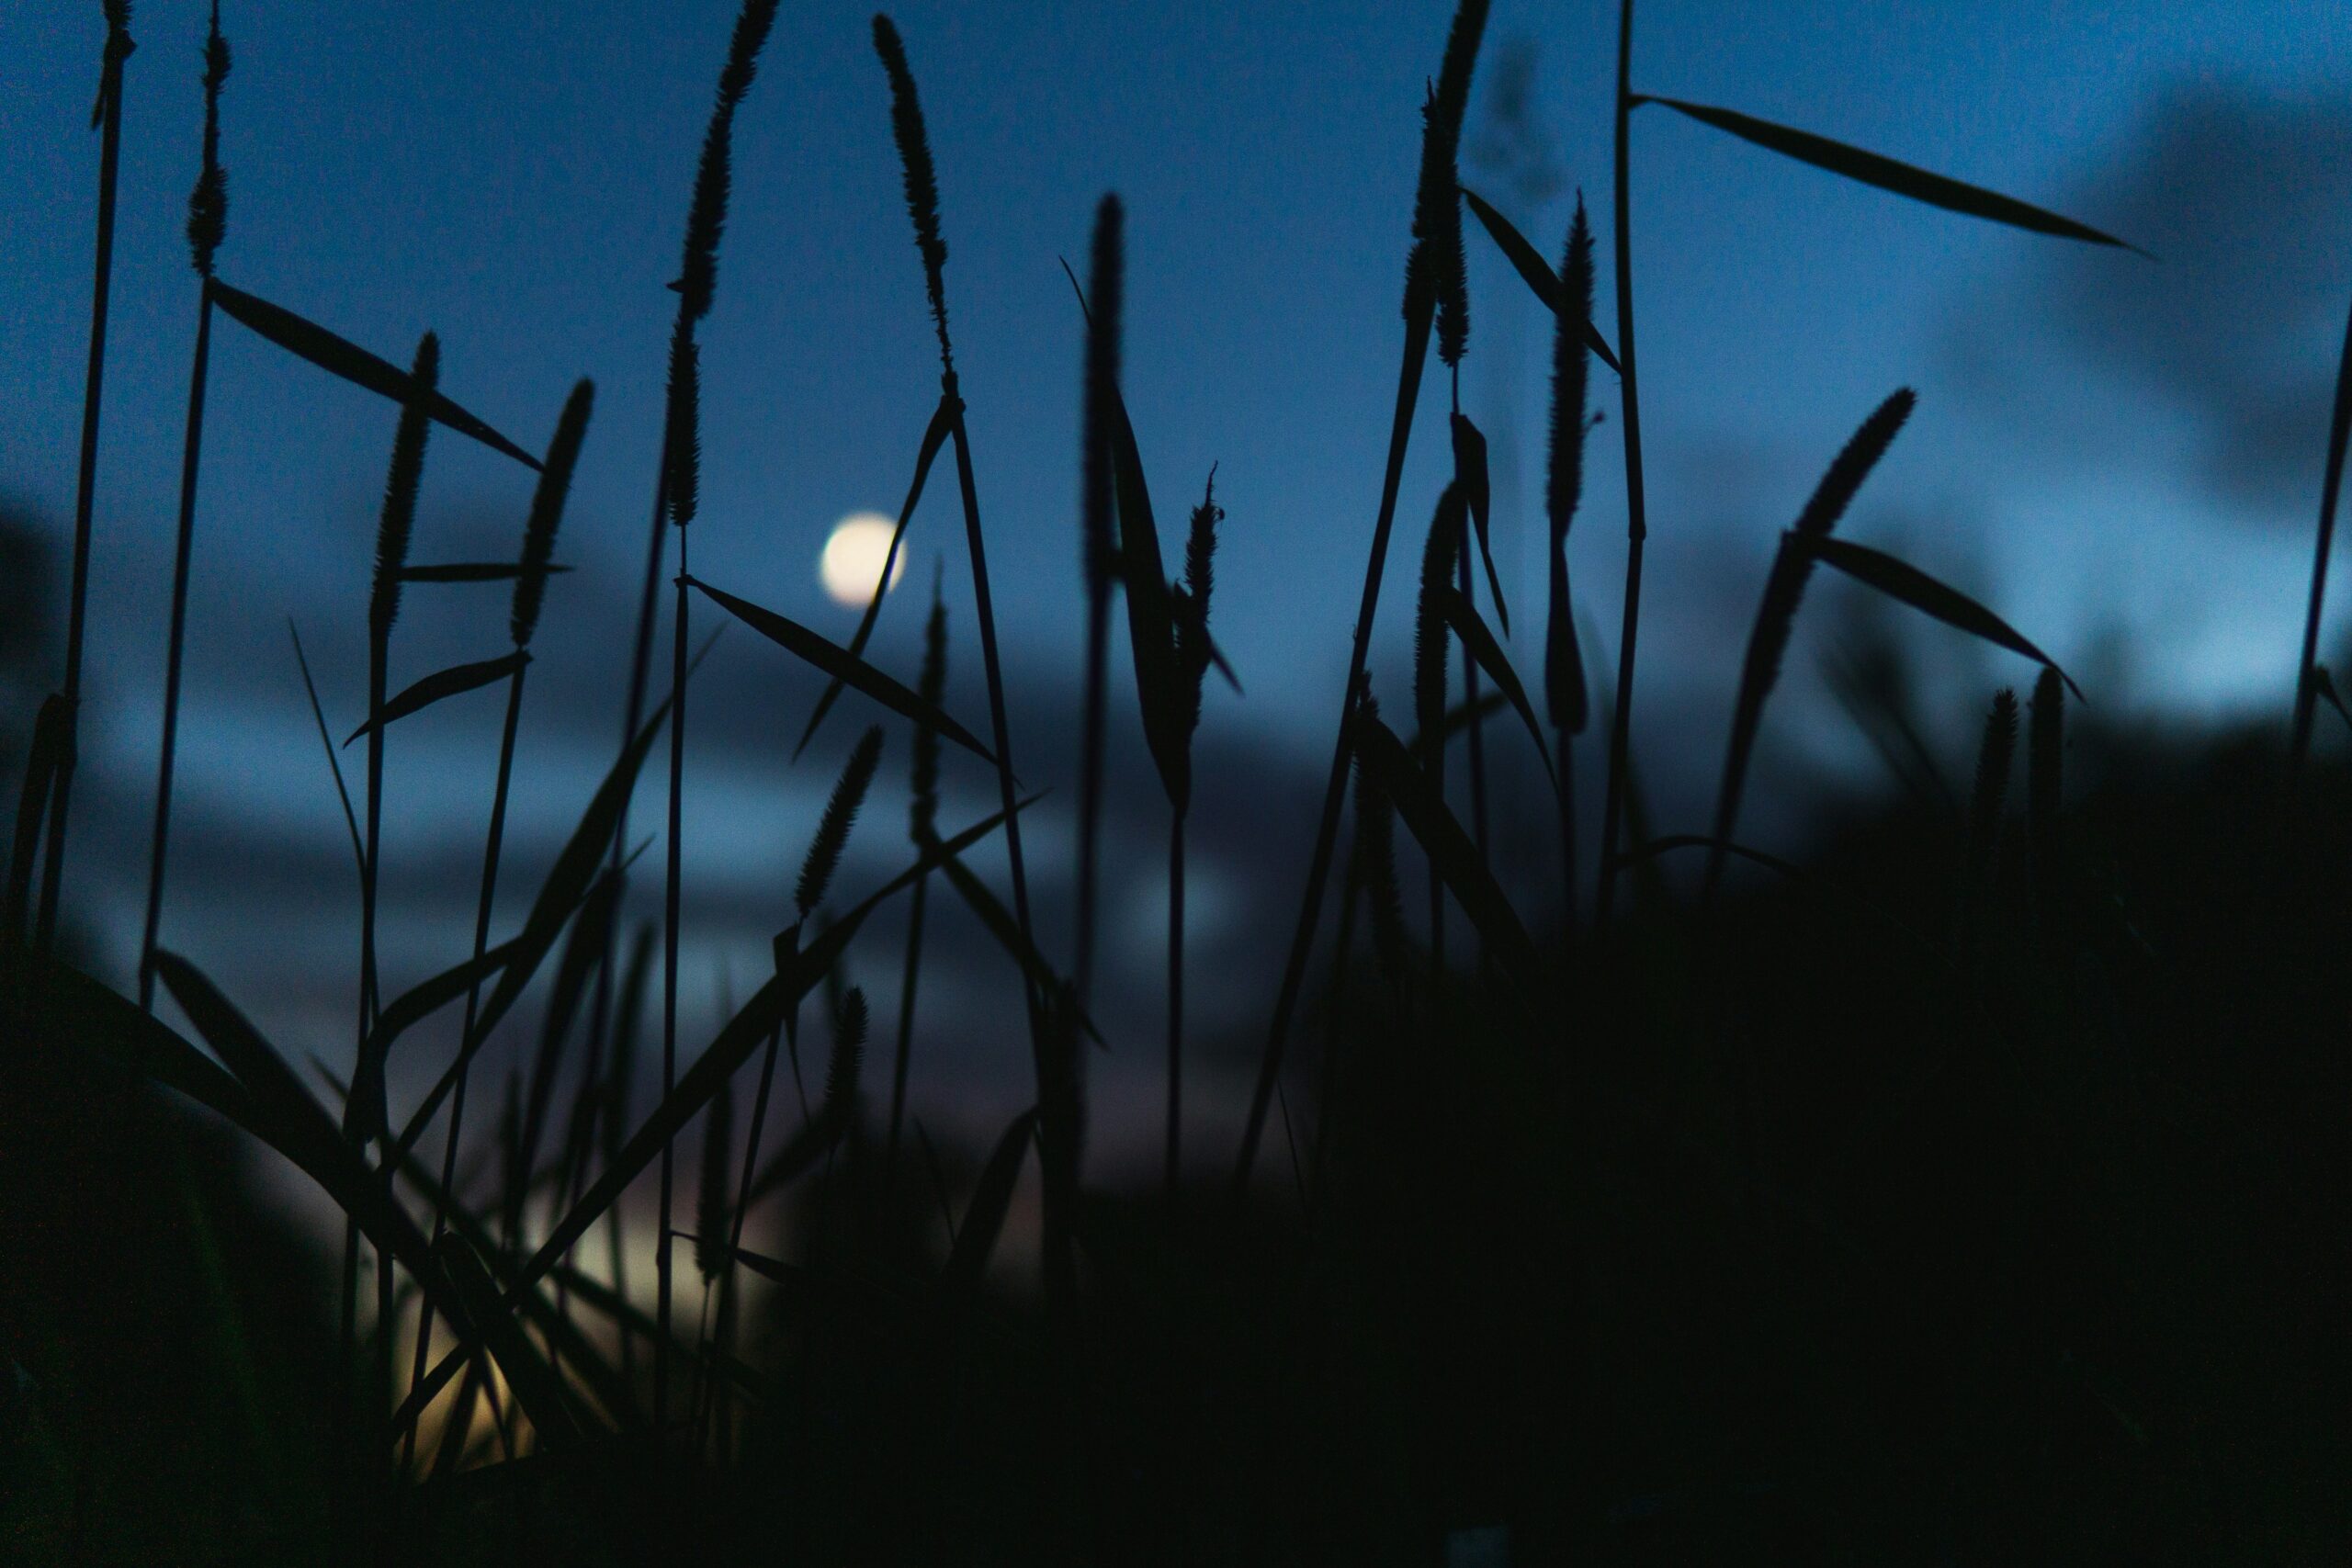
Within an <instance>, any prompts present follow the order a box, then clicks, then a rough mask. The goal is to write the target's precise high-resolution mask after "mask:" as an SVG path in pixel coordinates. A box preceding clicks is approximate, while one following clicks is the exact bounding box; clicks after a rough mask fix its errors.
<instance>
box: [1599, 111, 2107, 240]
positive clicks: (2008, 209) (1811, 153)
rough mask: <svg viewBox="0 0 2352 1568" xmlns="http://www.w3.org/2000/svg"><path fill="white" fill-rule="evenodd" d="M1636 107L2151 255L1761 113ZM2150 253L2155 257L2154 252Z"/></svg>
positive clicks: (1979, 213) (1975, 212)
mask: <svg viewBox="0 0 2352 1568" xmlns="http://www.w3.org/2000/svg"><path fill="white" fill-rule="evenodd" d="M1630 101H1631V103H1632V104H1633V105H1634V107H1640V106H1641V105H1643V104H1663V105H1664V106H1665V107H1668V108H1670V109H1673V110H1675V111H1676V112H1678V113H1680V114H1685V115H1688V116H1690V117H1691V118H1692V119H1695V120H1697V121H1699V122H1700V123H1701V124H1702V125H1712V126H1713V127H1714V128H1715V129H1716V130H1726V131H1729V132H1730V133H1731V134H1732V135H1734V136H1736V137H1738V138H1740V140H1742V141H1752V142H1754V143H1755V144H1756V145H1757V146H1758V147H1762V148H1766V149H1768V150H1770V151H1771V152H1778V153H1780V154H1781V156H1782V157H1786V158H1794V159H1795V160H1796V161H1797V162H1799V163H1801V164H1812V165H1813V166H1814V167H1815V168H1816V169H1826V170H1828V171H1829V172H1830V173H1831V174H1833V175H1845V176H1846V177H1847V178H1848V179H1849V180H1859V181H1860V182H1861V183H1862V184H1863V185H1866V186H1877V187H1878V188H1879V189H1881V190H1884V191H1892V192H1894V194H1895V195H1896V196H1905V197H1910V198H1911V199H1912V200H1914V201H1922V202H1925V203H1927V204H1928V206H1929V207H1940V208H1942V209H1945V210H1946V211H1948V212H1960V213H1965V214H1967V215H1968V216H1969V217H1971V218H1985V219H1990V220H1992V221H1994V222H1996V223H2006V224H2007V225H2008V226H2009V227H2011V228H2013V229H2028V230H2031V231H2033V232H2035V233H2037V234H2055V235H2057V236H2058V237H2059V238H2060V239H2064V240H2080V241H2083V242H2084V243H2086V244H2093V245H2113V246H2115V247H2116V248H2117V249H2119V250H2126V251H2131V252H2133V253H2134V254H2139V255H2143V256H2144V255H2147V254H2148V253H2147V252H2145V251H2143V250H2141V249H2140V247H2139V246H2137V245H2132V244H2127V243H2124V242H2123V241H2121V240H2119V239H2117V238H2115V236H2113V235H2112V234H2102V233H2100V232H2099V231H2098V230H2097V229H2094V228H2092V227H2090V225H2088V224H2086V223H2077V222H2075V220H2073V219H2071V218H2064V217H2061V216H2060V215H2059V214H2057V213H2055V212H2051V211H2048V210H2046V209H2042V208H2039V207H2034V206H2030V205H2029V204H2028V203H2026V202H2022V201H2019V200H2018V199H2017V198H2016V197H2008V196H2003V195H2002V194H2001V193H2000V192H1998V191H1992V190H1986V189H1985V188H1984V187H1983V186H1973V185H1967V184H1964V183H1962V181H1959V180H1955V179H1952V178H1951V177H1949V176H1948V175H1939V174H1935V173H1933V172H1931V171H1929V170H1927V169H1922V168H1920V167H1918V166H1917V165H1916V164H1905V163H1902V162H1900V161H1898V160H1896V159H1894V158H1888V157H1884V156H1883V155H1881V154H1879V153H1876V152H1864V151H1863V150H1862V149H1861V148H1860V147H1850V146H1849V145H1847V144H1846V143H1845V142H1843V141H1831V140H1829V138H1827V137H1826V136H1816V135H1815V134H1814V133H1813V132H1811V131H1809V130H1795V129H1793V128H1792V127H1789V126H1785V125H1775V124H1774V123H1773V122H1772V121H1770V120H1769V119H1758V118H1756V117H1755V116H1753V115H1745V114H1741V113H1739V112H1738V111H1737V110H1736V109H1725V108H1715V107H1712V106H1710V105H1706V104H1693V103H1686V102H1684V101H1683V100H1682V99H1680V98H1660V97H1653V96H1649V95H1648V94H1645V93H1636V94H1634V96H1633V97H1632V99H1631V100H1630ZM2149 259H2151V260H2154V257H2150V258H2149Z"/></svg>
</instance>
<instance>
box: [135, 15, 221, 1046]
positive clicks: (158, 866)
mask: <svg viewBox="0 0 2352 1568" xmlns="http://www.w3.org/2000/svg"><path fill="white" fill-rule="evenodd" d="M228 79H229V44H228V40H227V39H223V38H222V37H221V36H220V5H219V3H218V0H215V3H214V5H213V6H212V20H211V26H210V29H209V32H208V33H207V34H206V37H205V40H204V152H203V165H202V169H201V171H200V172H199V173H198V175H197V179H196V188H195V189H194V190H192V191H191V192H189V193H188V198H187V238H188V250H189V254H190V259H191V260H192V261H193V262H194V264H195V266H196V274H197V276H198V278H200V279H201V280H202V281H201V283H200V284H199V285H198V289H197V310H196V355H195V359H194V362H193V363H192V364H191V366H190V367H189V369H188V380H187V434H186V436H185V437H184V438H183V439H182V442H181V446H180V512H179V530H178V533H177V536H176V537H175V541H174V545H173V553H172V618H171V632H170V644H169V647H168V649H167V651H166V652H165V654H164V739H163V743H162V746H161V748H160V750H159V753H158V756H157V759H156V763H155V829H154V835H153V840H151V844H150V849H149V852H148V863H147V919H146V924H145V925H144V927H142V928H141V933H140V939H139V1005H140V1007H141V1010H145V1011H148V1012H153V1010H154V1007H155V976H154V968H153V965H154V962H155V939H156V934H157V931H158V928H159V927H160V926H161V924H162V922H163V917H164V862H165V858H166V853H167V848H168V844H169V841H170V838H171V829H172V764H173V760H174V759H175V757H176V755H177V754H178V750H179V721H180V660H181V653H182V650H183V649H184V648H185V647H186V645H187V578H188V559H189V557H190V555H191V554H192V553H193V552H194V549H195V546H196V476H197V468H198V461H199V459H200V458H201V457H202V454H203V451H204V393H205V385H206V382H207V381H208V380H209V376H210V367H211V363H212V266H213V257H214V255H215V254H216V253H218V252H219V250H220V242H221V240H222V239H223V238H224V237H226V233H227V230H228V220H229V175H228V172H227V171H226V170H224V169H222V168H221V167H220V88H221V85H222V84H224V83H225V82H227V81H228Z"/></svg>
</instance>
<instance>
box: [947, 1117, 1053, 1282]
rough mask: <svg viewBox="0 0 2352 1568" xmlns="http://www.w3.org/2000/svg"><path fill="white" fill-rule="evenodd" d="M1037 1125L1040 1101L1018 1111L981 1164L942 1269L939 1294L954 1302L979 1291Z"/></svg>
mask: <svg viewBox="0 0 2352 1568" xmlns="http://www.w3.org/2000/svg"><path fill="white" fill-rule="evenodd" d="M1036 1130H1037V1111H1036V1108H1035V1106H1032V1107H1031V1108H1030V1109H1028V1110H1026V1111H1023V1112H1022V1113H1021V1114H1020V1115H1018V1116H1015V1117H1014V1118H1013V1119H1012V1121H1011V1122H1008V1123H1007V1124H1006V1126H1005V1129H1004V1131H1003V1133H1002V1134H999V1136H998V1138H997V1141H996V1147H995V1149H994V1150H992V1151H991V1152H990V1153H989V1162H988V1164H987V1165H985V1166H983V1167H981V1168H980V1179H979V1184H978V1186H977V1187H975V1188H974V1189H973V1190H972V1201H970V1202H969V1203H968V1204H967V1205H965V1208H964V1221H963V1224H960V1225H958V1226H957V1227H956V1245H955V1246H954V1247H952V1248H951V1249H950V1250H949V1251H948V1254H947V1266H946V1268H945V1269H942V1270H941V1271H940V1276H939V1294H940V1298H941V1299H942V1300H943V1301H944V1302H946V1303H949V1304H950V1305H956V1306H960V1305H967V1304H968V1303H970V1302H971V1300H972V1298H973V1297H974V1296H975V1295H976V1294H978V1291H979V1288H980V1276H981V1275H982V1274H983V1273H984V1272H985V1271H986V1270H987V1269H988V1266H989V1254H990V1253H993V1252H994V1251H995V1250H996V1238H997V1236H998V1235H1000V1234H1001V1233H1002V1231H1003V1230H1004V1216H1005V1211H1007V1210H1008V1209H1010V1208H1012V1189H1013V1186H1014V1184H1015V1183H1016V1182H1017V1181H1018V1180H1019V1179H1020V1177H1021V1161H1022V1158H1023V1156H1025V1155H1026V1154H1027V1153H1028V1152H1029V1143H1030V1140H1031V1138H1032V1137H1034V1136H1035V1133H1036Z"/></svg>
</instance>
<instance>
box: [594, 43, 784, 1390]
mask: <svg viewBox="0 0 2352 1568" xmlns="http://www.w3.org/2000/svg"><path fill="white" fill-rule="evenodd" d="M775 13H776V0H744V4H743V8H742V10H741V12H739V13H738V14H737V15H736V18H735V29H734V32H733V33H732V35H731V36H730V37H729V39H728V46H727V63H726V64H725V65H724V66H723V67H722V68H721V69H720V71H719V73H718V92H717V95H716V101H715V102H714V103H713V105H712V107H711V112H710V123H709V125H708V127H707V129H706V130H705V131H704V133H703V144H702V156H701V159H700V161H699V163H698V164H696V165H695V189H694V199H693V202H692V203H691V204H690V206H689V207H688V209H687V212H686V233H685V242H684V248H683V250H684V254H683V255H682V257H681V259H680V262H679V267H678V276H677V279H676V281H675V282H673V284H672V285H671V287H672V288H674V289H676V290H677V294H678V314H677V319H676V321H675V322H674V324H673V327H672V329H671V334H670V378H669V387H668V397H667V400H666V405H665V407H664V409H663V417H662V433H663V434H662V465H661V474H660V477H659V479H657V480H656V490H655V505H654V518H655V522H654V533H655V535H656V536H657V538H656V541H655V543H654V544H653V545H652V546H651V547H650V561H649V571H648V575H647V585H648V588H649V590H650V587H651V585H652V583H653V582H654V581H657V580H658V575H659V570H660V561H661V548H662V547H661V544H660V541H659V538H658V536H659V535H660V534H661V532H662V519H663V517H664V516H665V515H666V517H667V519H668V521H669V522H671V523H673V524H674V525H676V526H677V529H678V575H677V580H676V582H677V605H676V609H675V610H674V612H673V622H672V631H673V636H672V639H671V661H670V700H671V703H672V705H673V706H672V710H671V714H670V811H669V823H668V828H669V856H668V862H669V863H668V867H667V872H666V875H665V878H664V883H663V892H662V1093H663V1094H664V1095H665V1096H666V1095H668V1094H669V1093H670V1092H671V1091H672V1090H673V1089H675V1088H676V1085H677V1069H678V910H679V900H680V884H681V879H682V858H681V857H682V854H683V852H684V837H683V831H682V829H683V828H684V785H685V777H684V775H685V746H686V665H687V660H686V636H687V626H688V621H689V615H688V612H687V604H686V573H687V561H686V530H687V525H688V524H690V523H692V522H693V521H694V517H695V510H696V504H697V501H698V491H699V486H700V472H701V453H700V451H699V449H698V448H699V443H700V440H701V435H700V428H699V413H700V401H701V392H700V385H701V383H700V378H701V367H700V361H699V358H698V348H697V345H696V344H695V323H696V322H697V321H701V320H702V319H703V318H704V317H705V316H707V315H708V314H709V313H710V307H711V300H712V298H713V296H714V295H715V294H716V292H717V290H718V243H719V240H720V238H721V237H722V236H723V234H724V233H725V231H726V226H727V198H728V192H729V187H730V185H731V183H732V178H733V175H732V158H733V141H734V130H735V111H736V108H737V107H738V106H740V105H741V103H742V101H743V96H744V95H745V94H746V93H748V92H750V91H751V88H752V78H753V76H754V75H755V74H756V73H757V69H758V64H759V56H760V51H761V50H762V49H763V47H764V46H765V45H766V43H767V38H768V32H769V30H770V28H773V27H774V26H775ZM651 599H652V595H651V593H650V592H648V594H647V606H646V611H647V613H641V614H640V615H639V654H638V670H639V671H640V672H641V671H642V670H643V669H644V663H645V660H644V654H645V649H646V646H647V644H648V643H649V642H650V633H651V629H652V616H651V615H650V607H651ZM643 697H644V692H643V682H642V681H641V680H638V679H635V678H633V679H632V682H631V688H630V699H631V706H632V707H635V706H636V705H639V704H640V703H641V702H642V701H643ZM622 832H624V833H625V832H626V822H625V821H624V823H623V827H622ZM620 843H621V838H620V836H619V835H617V834H616V838H615V840H614V848H613V853H614V855H615V857H616V859H617V857H618V855H619V853H620ZM606 953H607V961H606V963H605V964H604V965H603V967H605V969H607V970H609V968H610V963H609V953H610V948H609V946H608V947H607V949H606ZM599 1011H600V1012H601V1009H599ZM673 1143H674V1139H673V1138H665V1139H663V1140H662V1177H661V1182H662V1195H661V1221H660V1227H661V1228H660V1229H659V1230H658V1231H657V1232H656V1233H655V1241H654V1271H655V1274H656V1276H657V1280H658V1283H657V1285H656V1287H655V1288H656V1290H657V1292H658V1295H657V1297H656V1299H655V1303H654V1320H655V1323H656V1325H657V1328H658V1333H657V1335H656V1337H655V1339H654V1346H653V1414H654V1422H655V1425H656V1426H657V1427H661V1426H665V1425H666V1424H667V1422H668V1419H669V1409H670V1315H671V1293H672V1292H671V1284H672V1259H671V1230H672V1225H671V1214H672V1212H673V1204H674V1201H675V1194H674V1188H675V1184H676V1169H675V1166H676V1160H675V1151H674V1149H673Z"/></svg>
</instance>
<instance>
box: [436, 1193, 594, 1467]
mask: <svg viewBox="0 0 2352 1568" xmlns="http://www.w3.org/2000/svg"><path fill="white" fill-rule="evenodd" d="M433 1256H434V1258H435V1261H437V1262H438V1263H439V1264H440V1266H441V1268H442V1269H443V1270H445V1271H446V1272H447V1275H448V1277H449V1282H450V1284H451V1285H452V1286H453V1287H454V1288H455V1290H456V1292H457V1294H458V1300H459V1301H461V1302H463V1303H465V1308H466V1315H467V1317H468V1318H469V1320H470V1321H471V1323H472V1325H473V1328H474V1331H475V1333H476V1334H477V1335H479V1336H480V1337H481V1342H482V1344H483V1346H484V1347H485V1348H487V1349H488V1350H489V1351H490V1354H491V1358H492V1359H493V1360H495V1361H496V1362H497V1363H498V1370H499V1371H502V1372H503V1373H505V1374H506V1384H507V1386H508V1387H509V1388H512V1389H513V1390H514V1391H515V1401H516V1403H517V1404H521V1405H522V1407H523V1414H524V1415H526V1416H529V1417H530V1418H531V1426H532V1427H534V1428H535V1429H536V1430H537V1432H538V1435H539V1444H540V1446H541V1447H542V1448H544V1449H546V1450H548V1452H550V1453H560V1452H564V1451H567V1450H573V1449H577V1448H578V1447H579V1446H580V1444H581V1442H582V1433H581V1430H580V1422H579V1420H578V1418H577V1417H575V1416H573V1415H572V1413H571V1404H570V1403H569V1402H568V1401H567V1400H566V1399H565V1397H564V1392H563V1383H562V1382H561V1380H560V1379H559V1378H558V1377H557V1376H556V1374H555V1370H554V1369H553V1368H551V1367H549V1366H548V1363H547V1360H546V1359H545V1358H543V1357H542V1356H541V1355H540V1354H539V1352H538V1348H537V1347H536V1346H534V1345H533V1344H532V1343H531V1340H530V1337H529V1336H528V1335H526V1334H525V1333H524V1332H523V1325H521V1324H519V1323H517V1322H516V1321H515V1314H514V1313H513V1311H511V1310H510V1309H509V1308H508V1306H507V1304H506V1303H505V1301H504V1300H503V1298H502V1297H501V1296H500V1295H499V1292H498V1287H497V1286H496V1285H494V1284H492V1283H491V1279H490V1270H489V1269H485V1268H483V1267H482V1264H481V1258H479V1257H477V1256H476V1255H475V1253H474V1249H473V1248H472V1247H469V1246H467V1245H466V1240H465V1238H464V1237H463V1236H460V1235H457V1234H455V1233H454V1232H453V1233H451V1234H449V1235H444V1236H443V1237H442V1238H441V1239H440V1240H439V1241H437V1242H435V1243H434V1244H433Z"/></svg>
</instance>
